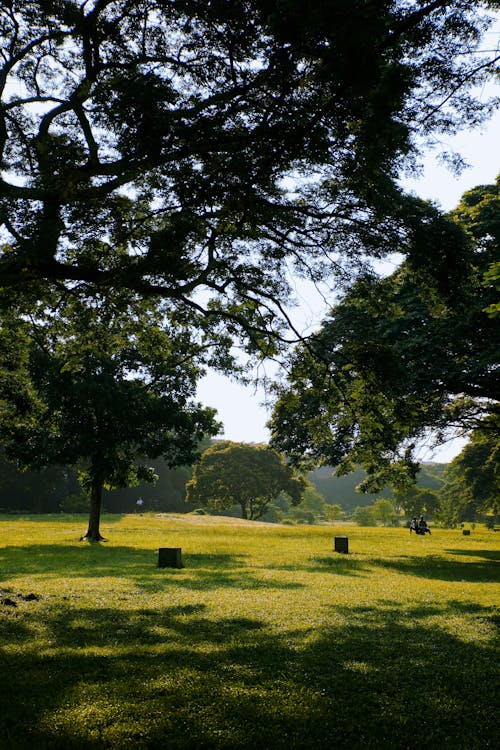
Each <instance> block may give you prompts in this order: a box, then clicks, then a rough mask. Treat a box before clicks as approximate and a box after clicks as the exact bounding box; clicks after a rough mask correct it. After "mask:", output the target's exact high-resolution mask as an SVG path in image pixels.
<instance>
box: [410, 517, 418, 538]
mask: <svg viewBox="0 0 500 750" xmlns="http://www.w3.org/2000/svg"><path fill="white" fill-rule="evenodd" d="M412 531H414V532H415V534H416V533H417V517H416V516H413V518H412V519H411V521H410V534H411V532H412Z"/></svg>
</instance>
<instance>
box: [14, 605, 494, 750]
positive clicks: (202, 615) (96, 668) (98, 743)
mask: <svg viewBox="0 0 500 750" xmlns="http://www.w3.org/2000/svg"><path fill="white" fill-rule="evenodd" d="M41 609H42V611H40V612H39V615H40V624H39V625H38V626H37V625H36V624H35V623H34V622H32V621H31V622H30V621H29V620H27V627H28V629H29V628H30V627H32V628H36V627H43V628H45V630H46V634H47V643H49V644H52V646H51V647H49V648H47V652H46V653H45V654H44V653H34V652H33V651H30V650H23V649H22V648H18V646H19V641H20V639H21V638H22V639H25V633H24V632H20V631H19V630H18V629H17V628H16V622H15V620H14V619H12V618H10V619H9V618H7V620H6V621H4V623H3V627H2V637H3V643H4V646H5V647H6V651H4V653H5V657H4V658H3V663H2V678H3V679H2V681H1V685H0V701H1V705H2V709H3V716H4V719H3V721H2V723H1V725H0V743H2V741H3V744H1V746H2V747H5V748H23V747H31V746H32V747H37V749H38V750H45V748H49V747H50V748H59V749H61V750H62V748H64V750H73V749H74V748H75V749H76V748H95V749H96V750H97V748H117V749H121V748H126V747H131V746H134V747H136V748H144V749H146V748H149V749H151V750H152V749H153V748H162V747H168V748H169V749H176V748H178V749H181V748H182V749H184V750H189V749H192V750H194V749H195V748H204V749H207V750H208V749H209V748H210V749H211V748H213V750H215V749H216V748H227V750H229V749H231V750H237V749H241V750H243V749H245V750H247V749H248V750H249V749H250V748H252V749H254V748H273V750H285V748H286V750H290V749H291V748H301V749H302V748H303V749H304V750H313V749H314V750H324V749H325V748H329V747H335V748H338V749H339V750H343V749H345V750H347V748H349V750H352V749H353V748H356V749H357V750H360V749H361V748H368V749H371V750H375V749H376V750H379V749H380V748H382V747H383V748H384V749H386V750H388V749H390V750H396V749H397V750H401V749H402V748H405V749H406V750H412V749H413V748H415V749H416V748H420V747H422V744H423V743H422V737H425V742H424V744H425V746H426V747H429V748H434V747H436V748H437V747H439V748H443V749H448V750H451V749H452V748H453V749H454V750H455V748H461V747H467V748H472V750H474V749H475V748H477V749H479V748H484V747H493V746H494V742H495V737H496V729H497V727H496V720H495V714H494V711H493V706H494V700H495V683H496V679H497V673H496V666H495V659H494V656H495V649H494V643H493V641H492V640H491V639H490V640H488V639H485V640H484V641H483V642H482V643H481V644H480V645H478V644H477V643H474V644H472V643H470V642H466V641H464V640H460V638H459V634H456V635H452V634H450V633H449V632H445V631H444V630H440V629H439V628H437V627H436V626H435V624H433V623H431V622H430V621H429V622H428V621H427V618H428V617H429V615H433V616H435V615H436V614H440V615H450V616H453V615H454V614H456V610H455V608H454V605H453V604H449V605H447V606H445V607H436V608H431V609H429V608H427V607H415V608H408V609H406V610H405V611H402V610H401V608H400V607H398V606H391V605H388V606H386V607H385V608H383V609H372V608H369V607H350V608H347V607H343V608H336V607H332V612H331V613H332V615H336V614H340V615H342V616H343V618H347V621H348V622H347V624H342V625H339V624H334V623H338V622H339V620H338V619H335V617H332V620H331V623H332V624H330V625H325V626H324V627H322V628H318V629H317V630H315V631H314V633H313V634H312V635H311V636H310V637H309V638H308V639H305V637H304V632H303V631H302V630H301V631H300V632H299V631H297V632H293V631H287V632H286V634H284V635H283V636H279V635H277V634H276V633H275V632H273V631H272V630H271V629H270V628H269V627H268V626H267V625H266V623H265V622H264V621H263V620H261V619H259V618H258V617H253V618H252V617H249V618H247V617H235V618H231V617H230V618H220V619H217V620H213V619H210V618H209V617H208V616H207V612H206V610H205V607H204V605H196V606H193V607H189V606H188V607H180V608H179V607H171V608H166V609H164V610H161V611H160V610H153V609H144V610H139V611H134V612H123V611H121V610H119V609H117V608H114V607H113V606H109V607H106V608H102V609H99V610H87V609H80V608H78V607H68V608H67V609H66V610H65V609H60V610H59V611H53V610H52V609H47V610H45V611H43V608H41ZM469 614H470V617H472V618H475V620H476V621H477V623H478V624H480V623H485V622H486V620H487V616H488V615H489V614H491V612H490V610H488V609H486V608H483V607H480V606H474V605H471V606H470V612H469ZM343 622H344V620H343ZM464 675H466V679H464ZM417 718H418V722H419V731H418V732H415V721H416V719H417Z"/></svg>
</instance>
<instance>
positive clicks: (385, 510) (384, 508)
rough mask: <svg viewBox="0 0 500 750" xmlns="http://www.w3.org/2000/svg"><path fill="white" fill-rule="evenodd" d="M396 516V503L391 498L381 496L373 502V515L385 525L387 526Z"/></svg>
mask: <svg viewBox="0 0 500 750" xmlns="http://www.w3.org/2000/svg"><path fill="white" fill-rule="evenodd" d="M395 516H396V511H395V509H394V505H393V504H392V503H391V502H390V500H386V499H385V498H379V499H378V500H375V502H374V504H373V517H374V518H375V519H376V520H377V521H380V522H381V523H382V525H383V526H387V525H388V524H389V523H390V522H391V521H392V520H393V519H394V518H395Z"/></svg>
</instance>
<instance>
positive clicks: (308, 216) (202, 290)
mask: <svg viewBox="0 0 500 750" xmlns="http://www.w3.org/2000/svg"><path fill="white" fill-rule="evenodd" d="M487 26H488V21H487V16H486V14H485V13H484V9H483V8H481V6H480V5H478V4H477V3H473V2H465V3H453V2H445V1H444V0H437V1H436V2H429V3H427V4H422V3H421V2H417V1H416V0H413V1H412V2H404V1H403V0H397V1H396V2H384V3H382V4H381V3H380V2H378V0H364V2H361V3H354V4H353V3H352V2H350V0H335V1H334V2H333V1H332V2H328V3H325V2H323V0H311V2H309V3H307V5H305V6H304V4H303V3H298V2H296V1H295V0H283V1H280V2H271V3H270V2H268V1H267V0H245V2H243V1H242V0H236V1H235V2H230V3H228V2H220V1H216V2H210V3H203V2H193V0H177V1H176V2H165V0H148V2H147V3H145V2H144V0H128V2H126V3H124V2H119V0H98V1H97V2H85V3H84V2H81V3H78V2H76V0H68V1H66V2H62V1H60V0H9V2H4V3H2V6H1V9H0V33H1V49H2V59H1V67H0V95H1V106H0V157H1V163H2V175H1V178H0V222H1V225H2V227H3V229H2V234H1V236H0V244H1V253H2V255H1V261H0V286H1V287H2V288H3V290H4V292H3V293H4V294H6V295H7V297H8V298H10V297H11V294H10V292H12V294H13V295H14V297H15V296H17V295H19V294H23V295H28V296H29V297H35V298H41V297H43V295H44V294H45V293H46V290H47V288H53V287H54V285H56V286H57V288H60V286H61V285H65V286H66V288H69V289H71V291H72V293H77V291H78V290H81V289H82V288H83V289H84V290H85V292H86V293H97V292H98V290H100V291H101V292H102V293H103V294H107V293H108V292H110V291H111V290H114V291H116V290H134V291H136V292H137V293H139V294H141V295H142V294H145V295H151V294H154V295H161V296H162V297H163V298H164V299H165V300H166V301H167V302H168V305H169V306H170V309H171V310H175V311H176V312H177V314H179V315H181V316H183V317H184V319H186V318H190V319H191V320H192V326H193V328H194V327H201V328H203V329H205V330H206V329H209V330H211V331H214V332H215V333H217V334H219V333H220V332H221V331H222V330H224V332H225V335H226V336H228V337H229V339H233V338H238V337H240V336H241V337H243V339H244V341H245V343H246V345H247V346H248V347H249V348H250V350H252V351H255V350H257V351H260V352H264V353H265V354H267V353H272V351H273V350H274V348H275V346H276V337H277V336H278V337H279V336H281V335H282V331H281V329H282V326H283V325H288V321H287V318H286V315H285V314H284V312H283V305H284V304H285V303H286V304H288V302H289V300H290V295H291V288H290V284H289V279H288V276H287V272H288V269H289V268H291V267H293V268H294V271H295V272H297V273H298V274H299V275H307V276H308V277H309V278H313V279H323V278H325V276H326V275H327V274H328V273H329V272H333V273H338V272H339V270H340V272H341V275H342V274H343V273H345V272H347V273H348V272H349V264H350V263H351V262H352V261H351V259H353V258H356V257H357V256H359V255H363V254H364V253H366V252H367V253H368V254H375V255H380V254H384V253H386V252H388V251H390V250H391V249H392V247H393V243H392V240H393V238H394V237H395V236H401V233H402V231H403V230H402V227H403V219H404V213H405V212H404V211H402V212H401V211H400V207H401V205H402V202H401V197H400V189H399V187H398V186H397V182H396V178H397V176H398V173H399V171H400V168H401V166H402V165H403V164H404V163H406V166H407V167H411V165H412V159H413V157H414V156H415V152H416V150H417V149H418V147H419V146H420V144H421V143H422V140H426V139H429V138H432V137H435V135H436V133H440V132H454V130H455V129H456V128H457V127H458V125H461V126H463V125H466V124H471V123H473V124H476V123H477V122H479V121H480V120H481V118H482V117H484V116H485V115H486V114H487V113H488V110H489V107H488V105H484V104H483V103H481V102H480V101H479V100H476V99H475V98H474V86H477V85H478V84H481V83H482V82H483V81H485V80H486V79H487V78H488V77H489V76H490V75H491V74H492V73H493V72H494V70H495V57H494V55H492V54H487V53H484V52H483V54H482V55H481V57H480V58H478V54H477V53H478V50H480V45H481V37H482V33H483V32H484V30H485V29H486V28H487ZM478 59H480V62H478ZM403 203H404V201H403ZM394 218H395V219H396V220H395V221H393V219H394ZM360 219H361V221H360ZM344 261H345V262H346V264H347V268H346V269H345V268H344V269H342V266H343V265H344ZM3 302H4V306H5V307H8V304H9V299H7V300H4V301H3Z"/></svg>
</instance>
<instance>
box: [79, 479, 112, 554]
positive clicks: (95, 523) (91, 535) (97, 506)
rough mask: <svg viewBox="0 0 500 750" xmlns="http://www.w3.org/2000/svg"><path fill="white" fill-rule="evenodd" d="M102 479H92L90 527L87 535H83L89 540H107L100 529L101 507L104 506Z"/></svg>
mask: <svg viewBox="0 0 500 750" xmlns="http://www.w3.org/2000/svg"><path fill="white" fill-rule="evenodd" d="M102 485H103V483H102V481H101V480H99V479H95V480H93V481H92V488H91V491H90V513H89V527H88V529H87V533H86V534H85V536H82V540H85V541H87V542H103V541H106V540H105V539H104V537H103V536H101V532H100V530H99V525H100V522H101V507H102Z"/></svg>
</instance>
